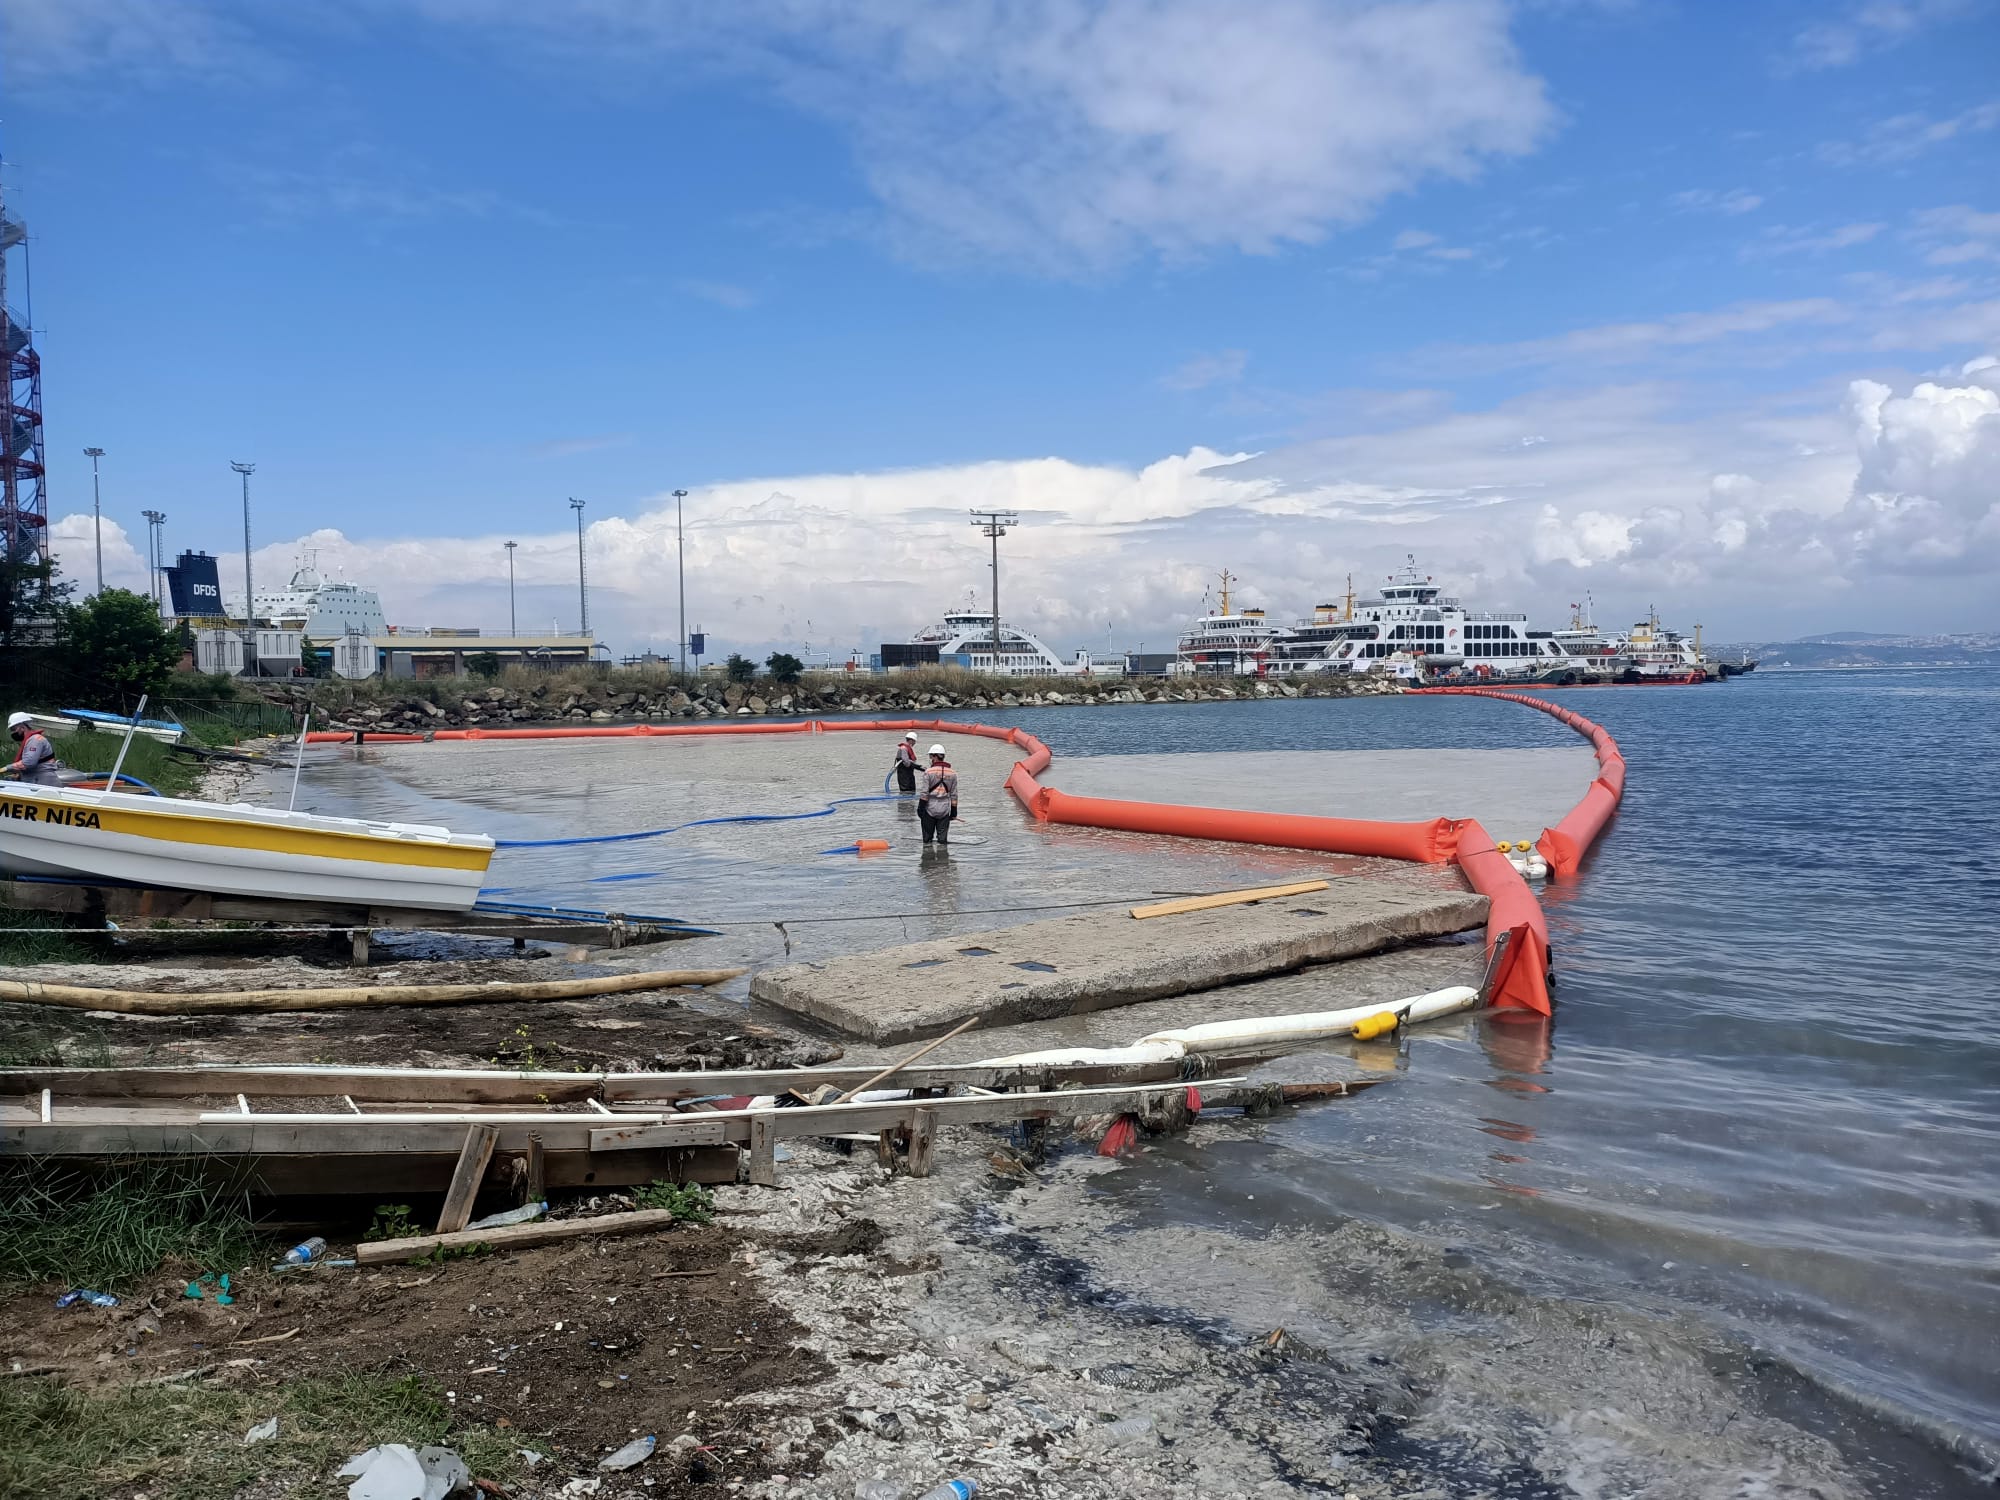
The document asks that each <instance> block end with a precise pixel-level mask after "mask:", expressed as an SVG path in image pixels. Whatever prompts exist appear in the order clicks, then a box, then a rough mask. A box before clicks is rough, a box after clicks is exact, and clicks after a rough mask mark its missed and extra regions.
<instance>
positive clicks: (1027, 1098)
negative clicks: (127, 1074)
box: [0, 1078, 1243, 1151]
mask: <svg viewBox="0 0 2000 1500" xmlns="http://www.w3.org/2000/svg"><path fill="white" fill-rule="evenodd" d="M1242 1081H1243V1080H1242V1079H1240V1078H1218V1079H1215V1080H1213V1081H1212V1082H1205V1083H1203V1084H1202V1085H1201V1087H1202V1088H1204V1089H1206V1088H1210V1087H1217V1088H1219V1087H1222V1086H1224V1085H1227V1084H1235V1083H1241V1082H1242ZM1185 1087H1186V1085H1185V1084H1178V1083H1175V1084H1158V1085H1154V1086H1152V1087H1149V1088H1122V1089H1057V1090H1053V1091H1050V1092H1048V1093H1038V1094H992V1095H988V1094H976V1095H973V1096H971V1097H968V1098H962V1099H900V1100H893V1101H886V1102H883V1103H880V1104H818V1105H808V1106H806V1107H803V1108H799V1109H754V1110H720V1111H717V1112H716V1113H714V1114H705V1115H698V1116H694V1117H692V1118H690V1117H687V1116H683V1117H681V1118H679V1119H674V1120H666V1121H659V1122H655V1123H653V1124H647V1125H640V1124H633V1125H621V1126H618V1127H615V1128H608V1129H602V1130H593V1131H591V1132H590V1149H591V1150H593V1151H624V1150H628V1149H631V1148H633V1147H638V1146H670V1145H674V1144H676V1143H677V1142H679V1141H682V1140H685V1139H687V1135H686V1132H688V1131H690V1130H693V1129H696V1128H698V1127H699V1125H700V1124H709V1123H712V1124H715V1125H720V1126H721V1127H722V1128H723V1129H724V1130H725V1131H726V1132H727V1135H726V1137H725V1139H728V1140H732V1141H739V1142H747V1141H748V1140H749V1139H750V1125H751V1122H752V1121H754V1120H768V1121H769V1122H770V1127H771V1133H772V1136H773V1138H774V1139H775V1140H783V1141H789V1140H797V1139H800V1138H802V1137H809V1136H829V1135H849V1134H854V1133H857V1132H861V1131H880V1130H895V1129H907V1128H908V1126H909V1124H910V1121H911V1117H912V1114H913V1112H914V1111H915V1110H917V1109H920V1108H921V1109H928V1110H931V1111H933V1112H934V1113H935V1116H936V1119H937V1123H938V1124H940V1125H987V1124H995V1123H998V1122H1002V1121H1011V1120H1028V1119H1056V1118H1074V1117H1075V1116H1078V1115H1096V1114H1124V1113H1127V1112H1128V1111H1140V1110H1144V1109H1146V1108H1148V1107H1150V1106H1153V1105H1156V1104H1157V1103H1159V1102H1160V1101H1161V1100H1162V1098H1163V1097H1164V1096H1165V1095H1167V1094H1169V1093H1174V1092H1178V1091H1180V1090H1181V1089H1183V1088H1185ZM0 1139H4V1137H0Z"/></svg>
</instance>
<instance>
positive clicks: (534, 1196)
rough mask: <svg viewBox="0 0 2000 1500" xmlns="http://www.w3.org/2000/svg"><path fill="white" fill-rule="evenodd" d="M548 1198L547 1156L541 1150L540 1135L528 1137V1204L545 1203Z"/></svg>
mask: <svg viewBox="0 0 2000 1500" xmlns="http://www.w3.org/2000/svg"><path fill="white" fill-rule="evenodd" d="M548 1198H549V1164H548V1156H547V1153H545V1152H544V1151H543V1150H542V1137H541V1135H540V1133H539V1132H538V1133H535V1134H532V1135H530V1136H529V1137H528V1196H527V1199H526V1201H527V1202H529V1203H546V1202H547V1201H548Z"/></svg>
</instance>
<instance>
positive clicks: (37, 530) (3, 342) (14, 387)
mask: <svg viewBox="0 0 2000 1500" xmlns="http://www.w3.org/2000/svg"><path fill="white" fill-rule="evenodd" d="M27 240H28V232H27V229H26V228H25V227H24V226H23V225H22V224H21V222H20V220H18V219H11V218H9V217H8V216H7V205H6V199H5V195H4V190H0V547H4V548H5V549H6V552H5V555H6V556H8V557H11V558H15V559H24V558H29V557H32V558H34V559H36V560H40V559H42V558H45V557H47V556H48V551H49V502H48V492H47V488H46V484H45V478H46V474H47V469H46V466H45V465H44V464H43V461H42V359H41V356H40V355H39V354H37V353H35V345H34V331H33V329H32V328H30V327H29V325H28V320H27V318H26V317H24V316H23V315H22V313H21V312H19V311H17V310H16V309H15V307H14V306H13V304H12V303H10V302H9V300H8V289H9V277H8V274H7V272H8V269H9V267H8V261H9V260H10V259H11V258H12V256H13V254H14V252H15V251H16V250H17V249H18V250H20V251H21V252H22V255H23V257H24V259H25V256H26V253H27Z"/></svg>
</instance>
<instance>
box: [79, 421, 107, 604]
mask: <svg viewBox="0 0 2000 1500" xmlns="http://www.w3.org/2000/svg"><path fill="white" fill-rule="evenodd" d="M83 455H84V457H85V458H88V459H89V460H90V520H91V527H92V529H93V530H94V531H95V532H96V533H97V592H98V593H100V594H101V593H103V592H104V495H103V492H102V491H101V490H100V489H99V487H98V482H97V461H98V460H99V459H100V458H102V457H104V450H103V449H102V448H86V449H84V450H83Z"/></svg>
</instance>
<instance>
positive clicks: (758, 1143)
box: [750, 1110, 778, 1187]
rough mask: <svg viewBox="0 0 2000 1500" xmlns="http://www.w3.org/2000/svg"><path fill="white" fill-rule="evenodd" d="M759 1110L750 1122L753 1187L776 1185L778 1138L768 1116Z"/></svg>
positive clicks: (751, 1177)
mask: <svg viewBox="0 0 2000 1500" xmlns="http://www.w3.org/2000/svg"><path fill="white" fill-rule="evenodd" d="M770 1113H775V1111H770V1112H766V1111H763V1110H759V1111H758V1112H757V1114H756V1115H755V1116H753V1117H752V1119H751V1121H750V1182H751V1184H752V1185H753V1186H755V1187H776V1186H777V1185H778V1137H777V1133H776V1132H775V1131H773V1130H772V1129H771V1121H770V1119H769V1114H770Z"/></svg>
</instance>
